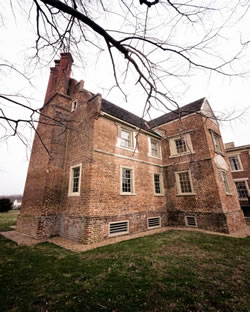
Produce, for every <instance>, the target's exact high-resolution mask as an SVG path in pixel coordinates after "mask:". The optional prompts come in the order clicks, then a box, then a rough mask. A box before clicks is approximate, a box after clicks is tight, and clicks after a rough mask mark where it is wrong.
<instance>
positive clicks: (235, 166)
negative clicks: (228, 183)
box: [229, 155, 242, 171]
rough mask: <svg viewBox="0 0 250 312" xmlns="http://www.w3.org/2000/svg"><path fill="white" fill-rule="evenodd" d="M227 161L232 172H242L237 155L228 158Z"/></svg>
mask: <svg viewBox="0 0 250 312" xmlns="http://www.w3.org/2000/svg"><path fill="white" fill-rule="evenodd" d="M229 161H230V167H231V170H232V171H238V170H242V168H241V164H240V161H239V158H238V155H236V156H232V157H229Z"/></svg>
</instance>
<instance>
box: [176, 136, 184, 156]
mask: <svg viewBox="0 0 250 312" xmlns="http://www.w3.org/2000/svg"><path fill="white" fill-rule="evenodd" d="M175 147H176V151H177V153H178V154H181V153H185V152H186V151H187V146H186V141H185V140H184V139H183V138H179V139H175Z"/></svg>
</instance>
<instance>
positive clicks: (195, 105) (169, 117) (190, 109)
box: [148, 98, 205, 128]
mask: <svg viewBox="0 0 250 312" xmlns="http://www.w3.org/2000/svg"><path fill="white" fill-rule="evenodd" d="M204 100H205V98H202V99H199V100H197V101H195V102H192V103H190V104H187V105H184V106H182V107H180V108H179V109H176V110H174V111H172V112H170V113H167V114H164V115H162V116H160V117H158V118H155V119H153V120H151V121H149V122H148V125H149V126H150V128H155V127H157V126H160V125H162V124H165V123H168V122H170V121H173V120H175V119H178V118H181V117H184V116H187V115H189V114H192V113H195V112H198V111H199V110H201V106H202V104H203V102H204Z"/></svg>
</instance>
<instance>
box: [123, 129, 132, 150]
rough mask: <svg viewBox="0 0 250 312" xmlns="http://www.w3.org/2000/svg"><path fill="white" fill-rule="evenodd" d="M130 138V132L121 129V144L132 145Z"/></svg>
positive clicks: (124, 145)
mask: <svg viewBox="0 0 250 312" xmlns="http://www.w3.org/2000/svg"><path fill="white" fill-rule="evenodd" d="M131 143H132V140H131V132H129V131H125V130H121V146H123V147H131V146H132V144H131Z"/></svg>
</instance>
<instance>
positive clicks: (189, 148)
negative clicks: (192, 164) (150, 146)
mask: <svg viewBox="0 0 250 312" xmlns="http://www.w3.org/2000/svg"><path fill="white" fill-rule="evenodd" d="M179 139H182V140H184V142H185V146H186V149H187V151H186V152H182V153H178V152H177V148H176V140H179ZM169 150H170V155H169V158H174V157H181V156H184V155H189V154H194V153H195V152H194V150H193V145H192V141H191V136H190V133H183V134H178V135H176V136H173V137H171V138H170V139H169Z"/></svg>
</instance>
